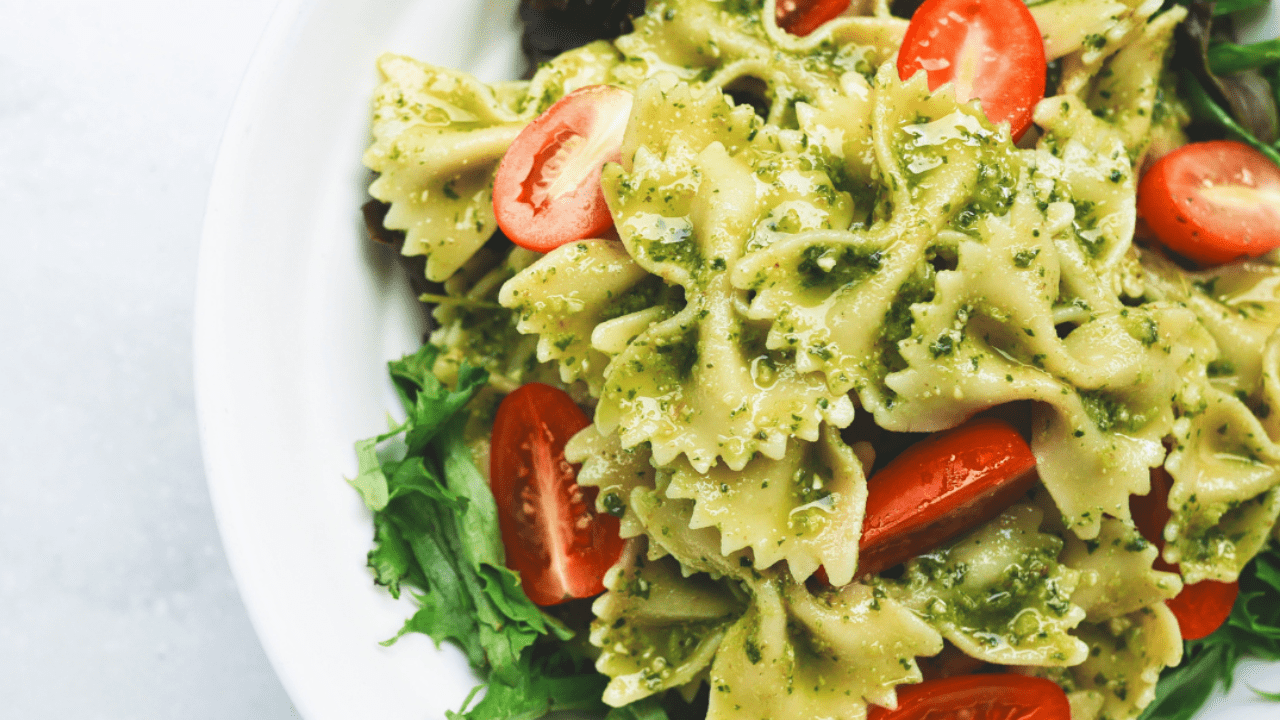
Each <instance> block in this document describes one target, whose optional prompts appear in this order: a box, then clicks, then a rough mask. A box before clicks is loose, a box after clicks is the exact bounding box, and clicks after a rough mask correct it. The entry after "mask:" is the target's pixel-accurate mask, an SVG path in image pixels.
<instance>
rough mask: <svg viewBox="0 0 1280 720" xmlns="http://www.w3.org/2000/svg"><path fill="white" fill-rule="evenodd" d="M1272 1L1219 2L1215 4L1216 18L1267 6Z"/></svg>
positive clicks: (1232, 0)
mask: <svg viewBox="0 0 1280 720" xmlns="http://www.w3.org/2000/svg"><path fill="white" fill-rule="evenodd" d="M1269 1H1270V0H1218V1H1217V2H1215V3H1214V4H1213V15H1214V17H1222V16H1223V15H1230V14H1231V13H1233V12H1239V11H1241V10H1248V9H1249V8H1252V7H1260V6H1262V5H1266V4H1267V3H1268V2H1269Z"/></svg>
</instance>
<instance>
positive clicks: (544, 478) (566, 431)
mask: <svg viewBox="0 0 1280 720" xmlns="http://www.w3.org/2000/svg"><path fill="white" fill-rule="evenodd" d="M590 424H591V421H590V420H589V419H588V418H587V416H586V415H585V414H584V413H583V412H582V410H580V409H579V408H578V406H577V405H576V404H574V402H573V399H572V398H570V397H569V396H568V395H567V394H566V393H565V392H563V391H561V390H557V389H555V388H553V387H550V386H548V385H539V384H536V383H533V384H529V385H523V386H521V387H519V388H518V389H516V391H515V392H513V393H511V394H510V395H508V396H507V397H506V398H504V399H503V401H502V404H501V405H499V406H498V414H497V417H495V418H494V421H493V449H492V450H490V454H489V476H490V480H489V482H490V485H491V486H492V488H493V497H494V499H495V500H496V501H497V503H498V525H499V526H500V527H501V528H502V544H503V546H504V547H505V548H506V550H507V566H508V567H510V568H511V569H512V570H515V571H517V572H519V573H520V584H521V586H522V587H523V588H524V592H525V594H526V595H528V596H529V599H530V600H532V601H534V602H535V603H537V604H538V605H544V606H545V605H555V604H557V603H561V602H564V601H566V600H571V599H573V598H583V597H590V596H592V595H598V594H600V593H601V592H603V591H604V573H605V571H606V570H608V569H609V568H610V567H611V566H612V565H613V564H614V563H615V562H617V560H618V557H619V556H621V555H622V546H623V541H622V539H621V538H619V537H618V519H617V518H615V517H613V516H612V515H607V514H606V515H600V514H597V513H596V511H595V499H596V489H595V488H582V487H579V486H578V484H577V482H576V479H577V476H578V466H576V465H570V464H569V463H568V462H567V461H565V459H564V444H565V443H566V442H568V441H569V438H571V437H573V436H574V434H576V433H577V432H578V431H579V430H581V429H583V428H585V427H586V426H588V425H590Z"/></svg>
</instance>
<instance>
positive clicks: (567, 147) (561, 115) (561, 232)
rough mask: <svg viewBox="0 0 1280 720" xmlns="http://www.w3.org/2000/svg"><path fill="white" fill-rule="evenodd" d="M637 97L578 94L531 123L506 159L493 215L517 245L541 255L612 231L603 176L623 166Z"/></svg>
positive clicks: (595, 90) (616, 91) (604, 91)
mask: <svg viewBox="0 0 1280 720" xmlns="http://www.w3.org/2000/svg"><path fill="white" fill-rule="evenodd" d="M630 116H631V93H629V92H627V91H626V90H623V89H622V88H617V87H613V86H612V85H591V86H588V87H584V88H579V89H577V90H574V91H573V92H571V93H569V94H568V95H565V96H564V97H562V98H560V100H559V101H557V102H556V103H555V104H554V105H552V106H551V107H550V108H548V109H547V111H546V112H544V113H542V114H541V115H539V116H538V117H537V118H535V119H534V121H533V122H531V123H529V125H528V126H527V127H525V129H524V130H522V131H521V132H520V135H519V136H517V137H516V139H515V142H513V143H512V144H511V147H510V148H509V149H508V150H507V152H506V154H505V155H503V156H502V162H501V163H499V165H498V174H497V176H496V177H495V178H494V180H493V213H494V215H495V216H496V217H497V219H498V227H500V228H502V232H503V233H504V234H505V235H506V236H507V237H509V238H511V240H512V242H514V243H515V244H517V245H519V246H520V247H523V248H527V249H529V250H533V251H535V252H543V253H545V252H550V251H551V250H554V249H556V248H558V247H560V246H561V245H564V244H565V243H569V242H574V241H577V240H585V239H586V238H590V237H595V236H597V235H599V234H601V233H603V232H604V231H606V230H608V229H609V228H610V227H611V226H612V225H613V218H612V216H611V215H610V214H609V206H608V205H607V204H605V199H604V193H603V192H602V191H601V189H600V175H601V169H602V168H603V167H604V164H605V163H607V162H617V161H618V159H619V150H620V148H621V147H622V135H623V132H624V131H625V130H626V126H627V120H628V118H629V117H630Z"/></svg>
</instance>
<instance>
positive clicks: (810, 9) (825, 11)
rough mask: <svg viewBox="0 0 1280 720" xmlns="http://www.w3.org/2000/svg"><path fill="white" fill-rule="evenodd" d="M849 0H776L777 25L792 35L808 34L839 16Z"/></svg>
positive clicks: (847, 5) (847, 6)
mask: <svg viewBox="0 0 1280 720" xmlns="http://www.w3.org/2000/svg"><path fill="white" fill-rule="evenodd" d="M848 8H849V0H778V5H777V9H776V10H775V13H774V15H775V17H776V18H777V20H778V27H780V28H782V29H783V30H786V31H787V32H789V33H791V34H792V35H800V36H804V35H808V34H809V33H811V32H813V31H814V30H817V29H818V28H819V27H820V26H821V25H822V24H823V23H825V22H826V21H828V20H831V19H832V18H836V17H839V16H840V13H842V12H844V11H845V10H847V9H848Z"/></svg>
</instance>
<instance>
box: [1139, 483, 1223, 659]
mask: <svg viewBox="0 0 1280 720" xmlns="http://www.w3.org/2000/svg"><path fill="white" fill-rule="evenodd" d="M1171 487H1173V478H1171V477H1169V473H1168V472H1166V471H1165V469H1164V468H1162V467H1157V468H1152V469H1151V492H1149V493H1147V494H1146V495H1132V496H1130V497H1129V513H1130V514H1131V515H1133V523H1134V524H1135V525H1137V526H1138V532H1139V533H1141V534H1142V537H1144V538H1146V540H1147V542H1149V543H1151V544H1152V545H1155V546H1156V549H1157V550H1164V526H1165V525H1168V524H1169V518H1171V517H1172V516H1173V513H1172V512H1170V510H1169V488H1171ZM1153 567H1155V569H1156V570H1162V571H1164V572H1178V566H1177V565H1174V564H1172V563H1168V562H1165V560H1164V558H1162V557H1160V556H1159V555H1157V556H1156V561H1155V563H1154V564H1153ZM1239 594H1240V583H1235V582H1231V583H1224V582H1218V581H1216V580H1203V581H1201V582H1198V583H1196V584H1194V585H1184V586H1183V588H1182V592H1180V593H1178V595H1177V596H1176V597H1174V598H1172V599H1171V600H1166V601H1165V605H1167V606H1169V610H1171V611H1172V612H1173V616H1174V617H1175V618H1177V619H1178V627H1179V628H1180V629H1181V630H1182V638H1183V639H1184V640H1199V639H1200V638H1203V637H1208V636H1209V635H1211V634H1213V631H1214V630H1217V629H1218V628H1220V627H1222V623H1224V622H1226V621H1227V618H1228V617H1230V615H1231V608H1232V607H1233V606H1234V605H1235V604H1236V596H1237V595H1239Z"/></svg>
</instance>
